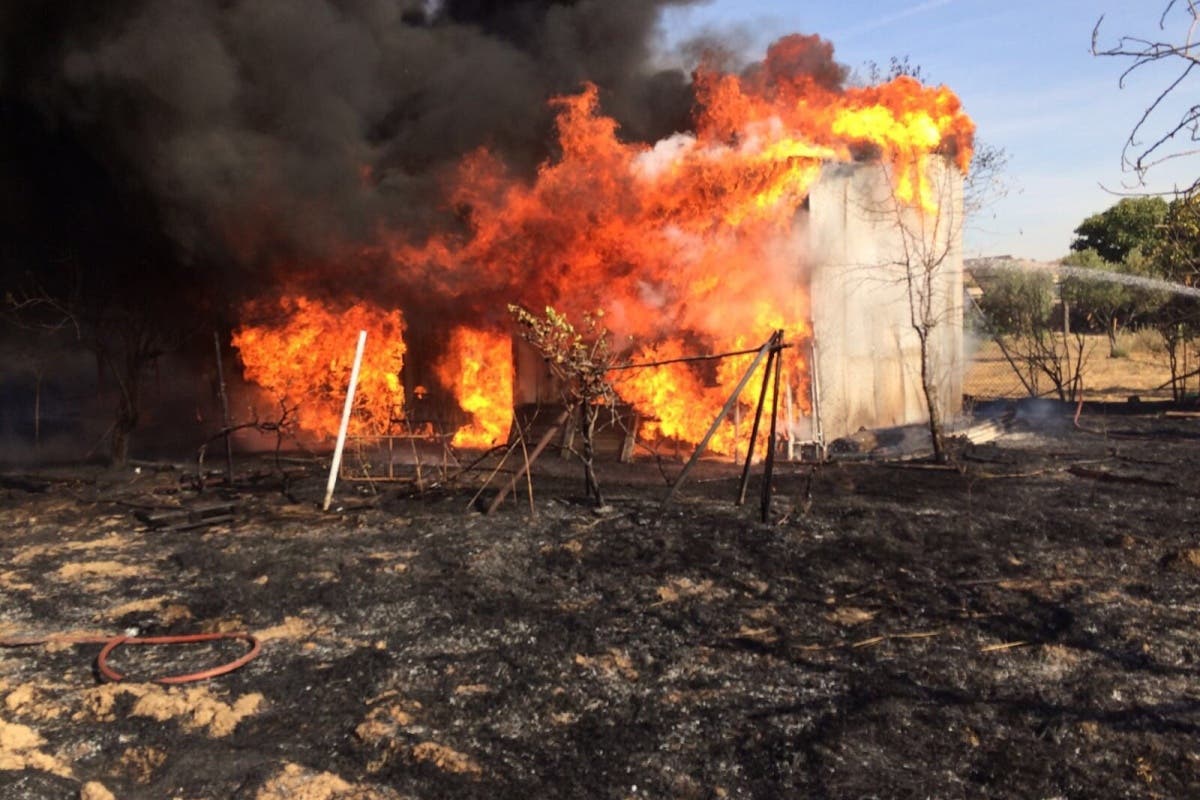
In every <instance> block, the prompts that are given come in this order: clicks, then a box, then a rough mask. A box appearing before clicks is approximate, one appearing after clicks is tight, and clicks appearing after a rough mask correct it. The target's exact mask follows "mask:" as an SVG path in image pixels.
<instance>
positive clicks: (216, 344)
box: [213, 331, 233, 486]
mask: <svg viewBox="0 0 1200 800" xmlns="http://www.w3.org/2000/svg"><path fill="white" fill-rule="evenodd" d="M213 349H215V350H216V352H217V393H218V394H219V395H220V397H221V425H222V426H223V427H224V429H225V482H226V484H227V485H229V486H233V446H232V445H231V444H230V442H229V395H228V394H226V393H225V367H224V365H223V363H222V361H221V335H220V334H219V333H217V332H216V331H213Z"/></svg>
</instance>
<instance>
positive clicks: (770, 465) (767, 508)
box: [762, 334, 783, 522]
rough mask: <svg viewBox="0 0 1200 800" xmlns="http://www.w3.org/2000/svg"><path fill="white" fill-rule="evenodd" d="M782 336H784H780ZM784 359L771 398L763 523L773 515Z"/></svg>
mask: <svg viewBox="0 0 1200 800" xmlns="http://www.w3.org/2000/svg"><path fill="white" fill-rule="evenodd" d="M780 335H781V336H782V334H780ZM782 363H783V359H781V358H776V359H775V386H774V387H773V388H772V392H771V393H772V398H771V438H770V440H769V441H768V445H769V446H768V448H767V463H766V464H765V465H764V466H763V484H762V521H763V522H766V521H767V518H768V517H769V516H770V513H771V477H772V475H773V474H774V472H775V424H776V421H777V420H778V419H779V372H780V369H779V368H780V365H781V364H782Z"/></svg>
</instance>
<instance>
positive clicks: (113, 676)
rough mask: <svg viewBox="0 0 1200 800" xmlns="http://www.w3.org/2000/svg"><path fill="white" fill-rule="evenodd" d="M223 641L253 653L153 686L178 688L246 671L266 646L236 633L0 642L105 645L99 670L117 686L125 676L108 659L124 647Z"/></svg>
mask: <svg viewBox="0 0 1200 800" xmlns="http://www.w3.org/2000/svg"><path fill="white" fill-rule="evenodd" d="M221 639H241V640H242V641H244V642H248V643H249V644H250V649H249V650H248V651H246V653H244V654H243V655H241V656H239V657H238V658H236V659H234V660H233V661H229V662H227V663H224V664H219V665H217V666H215V667H210V668H208V669H203V670H199V671H197V672H186V673H184V674H182V675H169V676H167V677H165V678H155V679H153V680H152V681H150V682H151V683H161V684H165V685H168V686H169V685H174V684H180V683H192V682H194V681H203V680H208V679H209V678H215V677H217V676H218V675H225V674H226V673H229V672H233V671H234V670H235V669H238V668H239V667H243V666H245V665H246V664H248V663H250V661H252V660H253V659H254V658H255V656H257V655H258V654H259V652H260V651H261V650H262V643H260V642H259V641H258V639H257V638H255V637H254V636H253V635H251V634H249V633H246V632H244V631H239V632H234V633H192V634H184V635H180V636H124V635H118V636H43V637H39V638H33V637H28V638H21V637H9V638H4V639H0V647H28V646H30V645H36V644H60V643H61V644H103V645H104V647H103V648H101V650H100V655H98V656H96V668H97V669H98V670H99V671H100V674H101V675H103V676H104V677H105V678H106V679H107V680H110V681H112V682H113V683H119V682H120V681H123V680H125V676H124V675H122V674H121V673H119V672H117V671H116V670H114V669H113V668H112V667H110V666H109V665H108V657H109V655H111V654H112V651H113V650H116V649H117V648H118V647H120V646H121V645H125V644H129V645H133V644H144V645H173V644H195V643H196V642H215V641H218V640H221Z"/></svg>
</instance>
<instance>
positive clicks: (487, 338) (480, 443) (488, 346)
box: [437, 328, 513, 447]
mask: <svg viewBox="0 0 1200 800" xmlns="http://www.w3.org/2000/svg"><path fill="white" fill-rule="evenodd" d="M437 376H438V378H439V380H441V381H442V383H443V384H445V385H446V386H447V387H448V388H450V389H452V390H453V391H454V396H455V397H457V398H458V404H459V406H461V407H462V410H463V411H466V412H467V413H468V414H470V415H471V417H472V421H471V422H470V423H469V424H467V425H464V426H463V427H461V428H459V429H458V431H457V432H456V433H455V434H454V440H453V444H454V446H455V447H495V446H496V445H498V444H503V443H504V441H505V440H506V439H507V438H508V429H509V427H510V426H511V425H512V419H513V358H512V339H511V338H510V337H509V336H507V335H505V334H498V333H493V332H491V331H481V330H474V329H471V328H458V329H457V330H455V331H454V334H453V335H452V336H451V337H450V342H449V344H448V348H447V352H446V354H445V356H443V358H442V359H441V361H439V362H438V364H437Z"/></svg>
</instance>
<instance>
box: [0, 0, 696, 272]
mask: <svg viewBox="0 0 1200 800" xmlns="http://www.w3.org/2000/svg"><path fill="white" fill-rule="evenodd" d="M670 2H671V0H655V1H654V2H646V0H578V1H575V2H573V1H569V0H560V1H558V2H552V1H551V0H523V1H518V2H500V1H499V0H444V2H428V0H421V1H418V0H296V2H287V3H278V2H274V1H273V0H210V1H209V2H194V0H142V1H140V2H134V1H132V0H109V1H108V2H104V3H96V2H92V1H91V0H83V1H82V2H79V1H71V0H67V1H65V2H56V3H52V4H48V3H43V2H40V1H39V0H25V1H21V0H18V1H17V2H11V3H7V4H5V10H3V11H0V43H2V47H3V56H2V58H3V66H2V67H0V102H2V103H3V107H4V114H5V116H6V117H9V118H10V119H11V118H20V122H21V127H22V128H23V129H24V130H25V131H26V135H25V136H23V137H21V139H20V141H14V139H13V137H8V141H7V142H6V143H5V145H6V147H5V149H6V150H9V151H10V154H11V155H13V156H16V157H18V158H23V160H24V161H25V162H27V163H28V164H30V167H29V168H27V169H26V170H24V171H22V170H19V169H18V170H17V174H16V175H10V176H9V177H10V179H13V178H15V179H16V182H17V183H20V184H21V185H22V186H23V187H24V188H25V189H26V190H28V191H39V190H42V189H44V190H47V191H50V192H54V193H57V194H58V196H57V197H52V198H48V199H46V200H45V201H44V202H41V203H35V204H34V205H35V206H37V207H38V208H39V209H43V210H44V212H45V213H62V208H63V206H62V202H63V197H62V196H61V195H62V194H63V193H65V194H66V195H67V196H68V198H70V197H71V196H74V197H75V199H76V200H77V202H79V203H80V204H85V205H86V204H93V203H94V200H95V198H93V197H89V196H88V193H92V194H94V195H96V196H98V197H101V198H104V197H114V198H119V202H118V203H117V205H119V206H121V207H122V210H123V212H124V213H131V211H133V210H134V206H137V209H136V210H137V212H138V213H142V214H144V215H145V217H146V218H145V219H142V220H139V221H138V222H139V223H141V225H140V226H134V225H128V226H125V227H127V228H129V230H130V231H132V230H135V229H136V228H137V227H141V228H143V229H145V230H156V229H161V230H163V231H165V232H166V234H167V237H168V239H169V241H170V242H172V243H174V245H175V246H176V247H177V248H178V256H179V257H181V258H185V259H189V258H190V259H193V260H197V259H198V260H210V261H221V260H233V261H236V262H239V263H241V264H243V265H254V264H261V263H262V262H263V261H264V260H269V259H277V258H279V257H280V255H281V254H282V255H286V254H289V253H290V254H297V255H300V256H305V255H318V256H319V255H320V254H321V252H322V250H323V249H324V248H327V247H329V246H330V245H331V244H333V243H336V244H337V245H338V246H345V244H346V243H348V242H350V243H353V242H356V241H363V242H365V241H369V240H370V239H371V238H372V237H373V235H374V234H375V233H376V232H377V231H378V230H379V228H380V226H381V225H388V226H392V227H394V228H399V227H409V228H412V227H417V228H419V227H420V226H421V225H424V224H428V223H429V222H430V218H431V217H432V216H434V215H435V214H436V213H438V211H439V209H437V208H436V203H434V202H431V197H433V196H434V194H435V184H436V182H437V179H438V176H439V175H440V174H441V173H442V171H443V170H445V169H447V168H448V166H449V165H450V164H452V163H453V162H455V161H456V160H457V159H458V158H460V157H461V155H462V154H463V153H465V152H468V151H470V150H472V149H473V148H476V147H480V146H487V147H489V148H491V149H493V150H494V151H495V152H497V153H498V154H499V155H500V156H501V157H502V158H504V159H505V161H506V162H508V163H510V164H511V165H513V166H514V167H515V168H516V169H518V170H522V169H524V170H532V169H533V168H534V167H535V166H536V164H538V163H539V162H540V161H541V160H543V159H544V158H546V157H547V155H548V149H549V147H550V146H551V144H552V141H553V137H552V135H551V131H552V118H551V112H550V110H549V109H548V107H547V99H548V98H549V97H551V96H552V95H555V94H559V93H563V92H568V91H574V90H575V89H577V88H578V86H579V84H580V82H581V81H584V80H589V81H592V82H595V83H596V84H598V85H600V86H602V87H604V90H605V98H604V99H605V108H606V112H608V113H611V114H612V115H614V116H615V117H616V118H617V119H618V120H619V121H620V123H621V125H622V128H623V132H624V134H625V135H626V136H628V137H630V138H634V139H644V140H655V139H657V138H660V137H662V136H665V135H668V134H670V133H672V132H674V131H675V130H681V129H683V128H685V127H686V124H687V118H688V114H689V111H690V109H691V105H692V97H691V93H690V86H689V82H688V78H687V76H686V75H685V74H684V73H683V72H682V71H680V70H658V71H656V70H654V69H652V68H651V67H650V66H649V64H650V56H651V52H652V48H653V45H654V35H655V26H656V22H657V19H658V16H659V13H660V11H661V10H662V8H663V6H665V5H668V4H670ZM674 2H676V3H679V2H687V0H674ZM31 148H32V149H37V150H41V151H42V152H41V153H33V154H31V153H29V152H28V151H29V150H30V149H31ZM55 148H58V149H62V150H64V151H67V152H63V153H55V152H53V151H54V150H55ZM55 163H57V164H60V165H62V167H61V168H63V169H67V170H70V169H74V168H76V167H75V166H74V165H76V164H77V163H86V164H88V165H94V168H93V169H91V171H92V172H94V173H95V174H92V175H89V176H87V177H86V178H85V179H84V180H83V185H81V186H72V187H66V186H64V185H63V184H67V183H70V182H71V181H70V180H69V179H63V180H53V179H52V180H49V181H47V180H45V177H46V176H45V174H44V173H45V171H46V170H47V168H49V167H50V166H51V165H53V164H55ZM37 170H41V172H42V174H38V172H37ZM6 182H7V183H9V184H10V185H11V184H12V183H13V182H14V181H13V180H9V181H6ZM135 201H136V202H135ZM13 202H16V200H15V199H14V200H13ZM67 205H68V206H69V203H68V204H67ZM98 205H100V206H104V205H108V203H106V202H104V201H103V200H102V201H101V202H99V203H98ZM34 227H35V228H36V227H39V226H34ZM52 227H55V228H57V229H58V231H59V233H68V232H69V229H64V228H63V226H52ZM100 227H101V228H103V227H104V226H103V225H100ZM147 235H149V234H147ZM96 266H98V265H92V268H96Z"/></svg>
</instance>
